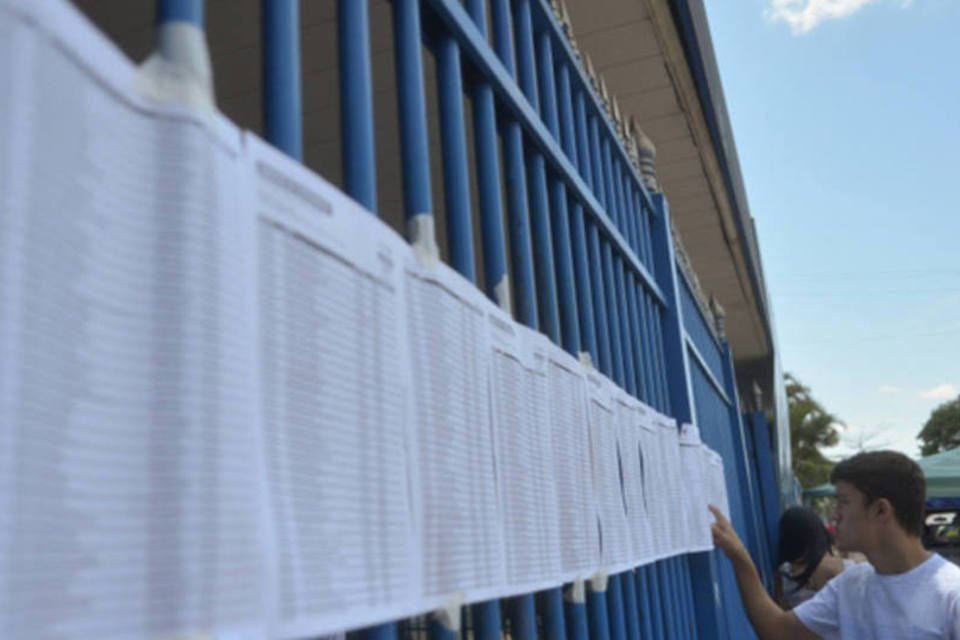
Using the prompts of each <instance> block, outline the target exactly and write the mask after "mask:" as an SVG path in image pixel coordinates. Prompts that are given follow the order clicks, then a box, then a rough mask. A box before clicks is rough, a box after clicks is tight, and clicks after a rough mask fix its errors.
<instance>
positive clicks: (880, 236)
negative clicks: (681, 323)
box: [706, 0, 960, 456]
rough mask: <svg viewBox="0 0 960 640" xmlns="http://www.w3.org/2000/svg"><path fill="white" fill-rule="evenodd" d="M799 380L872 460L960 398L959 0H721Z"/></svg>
mask: <svg viewBox="0 0 960 640" xmlns="http://www.w3.org/2000/svg"><path fill="white" fill-rule="evenodd" d="M706 6H707V13H708V18H709V21H710V27H711V32H712V36H713V41H714V48H715V49H716V54H717V60H718V64H719V66H720V75H721V79H722V82H723V87H724V92H725V94H726V100H727V106H728V108H729V113H730V119H731V121H732V124H733V131H734V136H735V138H736V143H737V149H738V152H739V157H740V163H741V166H742V169H743V175H744V182H745V183H746V188H747V194H748V197H749V200H750V209H751V212H752V214H753V216H754V218H755V219H756V226H757V231H758V233H759V237H760V248H761V253H762V254H763V263H764V270H765V274H766V280H767V288H768V290H769V293H770V297H771V300H772V303H773V310H774V314H775V319H776V325H777V332H778V334H779V336H778V337H779V341H780V350H781V359H782V362H783V366H784V369H785V370H787V371H790V372H792V373H794V374H795V375H796V376H797V377H799V378H800V380H801V381H802V382H804V383H805V384H807V385H808V386H809V387H811V390H812V391H813V394H814V396H815V397H817V398H818V399H819V400H820V401H821V403H822V404H823V405H824V406H825V407H826V408H827V409H828V410H829V411H831V412H833V413H834V414H836V415H837V416H838V417H839V418H840V419H841V420H842V421H843V422H844V423H845V424H846V425H847V427H846V429H845V430H844V432H843V433H842V434H841V438H842V444H841V446H839V447H837V448H836V449H834V450H832V451H830V452H828V453H829V454H830V455H837V456H838V455H843V454H845V453H848V452H850V451H851V450H855V449H856V448H858V447H860V446H864V447H866V448H880V447H888V448H894V449H898V450H901V451H904V452H905V453H908V454H910V455H917V454H918V447H917V443H916V440H915V436H916V433H917V432H918V431H919V430H920V428H921V427H922V425H923V423H924V422H925V421H926V419H927V418H928V417H929V415H930V411H931V410H932V409H933V408H934V407H936V406H937V405H938V404H940V403H941V402H944V401H945V400H946V399H948V398H952V397H956V396H957V395H958V394H960V36H958V35H957V34H958V33H960V1H957V0H912V1H904V0H736V1H731V0H706Z"/></svg>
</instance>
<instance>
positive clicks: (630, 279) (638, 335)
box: [625, 270, 650, 402]
mask: <svg viewBox="0 0 960 640" xmlns="http://www.w3.org/2000/svg"><path fill="white" fill-rule="evenodd" d="M626 293H627V297H626V300H625V304H626V305H627V311H628V315H629V318H630V329H631V330H632V332H633V344H632V351H633V353H632V354H631V355H632V356H633V367H634V375H635V376H636V383H637V397H638V398H640V399H641V400H643V401H644V402H646V401H647V398H649V397H650V393H649V391H648V389H647V371H646V369H647V366H646V365H647V363H646V362H645V361H644V358H643V341H644V335H643V334H644V332H645V330H646V327H644V326H643V322H641V320H640V315H639V314H638V313H637V282H636V280H635V279H634V275H633V272H632V271H630V270H628V271H627V273H626Z"/></svg>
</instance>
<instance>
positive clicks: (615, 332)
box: [600, 241, 624, 387]
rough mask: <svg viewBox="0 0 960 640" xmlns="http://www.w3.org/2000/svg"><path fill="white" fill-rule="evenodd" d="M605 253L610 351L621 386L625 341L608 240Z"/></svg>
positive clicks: (602, 247) (601, 245)
mask: <svg viewBox="0 0 960 640" xmlns="http://www.w3.org/2000/svg"><path fill="white" fill-rule="evenodd" d="M600 250H601V252H602V255H603V282H604V292H605V293H606V298H607V318H608V320H609V329H610V353H611V355H612V356H613V380H614V382H616V383H617V384H619V385H620V386H621V387H622V386H624V378H623V342H622V341H621V337H620V313H619V311H617V288H616V286H615V285H614V279H615V276H614V269H613V252H612V250H611V249H610V245H609V243H607V242H603V241H601V243H600Z"/></svg>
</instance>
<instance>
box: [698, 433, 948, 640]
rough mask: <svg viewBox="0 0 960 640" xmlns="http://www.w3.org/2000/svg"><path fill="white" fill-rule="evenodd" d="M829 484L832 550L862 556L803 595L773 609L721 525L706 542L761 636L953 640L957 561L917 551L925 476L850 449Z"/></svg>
mask: <svg viewBox="0 0 960 640" xmlns="http://www.w3.org/2000/svg"><path fill="white" fill-rule="evenodd" d="M830 481H831V482H832V483H833V484H834V485H836V489H837V509H836V513H835V515H834V517H835V519H836V521H837V534H836V538H837V547H838V548H839V549H840V550H841V551H860V552H862V553H863V554H864V555H866V556H867V560H868V561H869V563H862V564H859V565H855V566H853V567H850V568H848V569H847V570H846V571H844V572H843V573H841V574H840V575H838V576H837V577H836V578H834V579H833V580H831V581H830V582H828V583H827V586H826V587H824V588H823V589H821V590H820V591H819V592H817V595H816V596H814V597H813V599H811V600H808V601H807V602H804V603H803V604H801V605H800V606H798V607H797V608H796V609H794V610H793V611H783V610H782V609H780V607H778V606H777V605H776V603H774V601H773V600H772V599H771V598H770V596H769V595H767V592H766V591H765V590H764V588H763V585H762V584H761V582H760V578H759V576H758V575H757V570H756V568H755V567H754V565H753V561H752V560H751V559H750V555H749V553H748V552H747V550H746V548H744V546H743V543H742V542H740V538H739V537H738V536H737V533H736V532H735V531H734V530H733V527H732V526H731V525H730V522H729V521H728V520H727V519H726V518H725V517H724V516H723V514H722V513H720V511H719V510H717V509H716V508H715V507H711V508H710V509H711V511H713V514H714V516H715V517H716V519H717V521H716V523H714V525H713V541H714V544H716V546H717V547H719V548H720V549H722V550H723V552H724V553H726V555H727V557H729V558H730V560H731V562H732V563H733V568H734V572H735V573H736V576H737V584H738V586H739V587H740V596H741V598H742V599H743V603H744V607H745V608H746V610H747V615H748V616H749V617H750V622H751V623H752V624H753V627H754V629H755V630H756V632H757V635H759V636H760V638H761V639H767V638H778V639H779V638H784V639H786V640H790V639H792V638H801V639H807V638H828V639H830V638H843V639H844V640H861V639H867V638H869V639H871V640H886V639H888V638H889V639H892V640H898V639H900V638H904V639H913V638H917V639H920V640H926V639H928V638H929V639H933V638H944V639H947V640H960V567H957V566H956V565H954V564H951V563H950V562H947V561H946V560H944V559H943V558H941V557H940V556H939V555H937V554H932V553H930V552H928V551H927V550H926V549H924V548H923V545H922V544H921V542H920V535H921V534H922V533H923V513H924V501H925V499H926V482H925V481H924V479H923V472H922V471H921V470H920V467H919V466H918V465H917V463H916V462H914V461H913V460H911V459H910V458H908V457H907V456H905V455H903V454H901V453H896V452H893V451H874V452H867V453H859V454H857V455H855V456H853V457H852V458H848V459H847V460H844V461H843V462H841V463H840V464H838V465H837V466H836V467H835V468H834V470H833V472H832V473H831V474H830Z"/></svg>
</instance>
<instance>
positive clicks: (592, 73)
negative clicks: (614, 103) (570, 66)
mask: <svg viewBox="0 0 960 640" xmlns="http://www.w3.org/2000/svg"><path fill="white" fill-rule="evenodd" d="M583 62H584V65H583V66H584V67H585V68H586V70H587V76H588V77H589V78H590V84H592V85H593V88H594V90H595V91H597V93H599V92H600V83H599V82H598V81H597V70H596V69H594V68H593V60H591V59H590V54H589V53H585V54H583Z"/></svg>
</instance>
